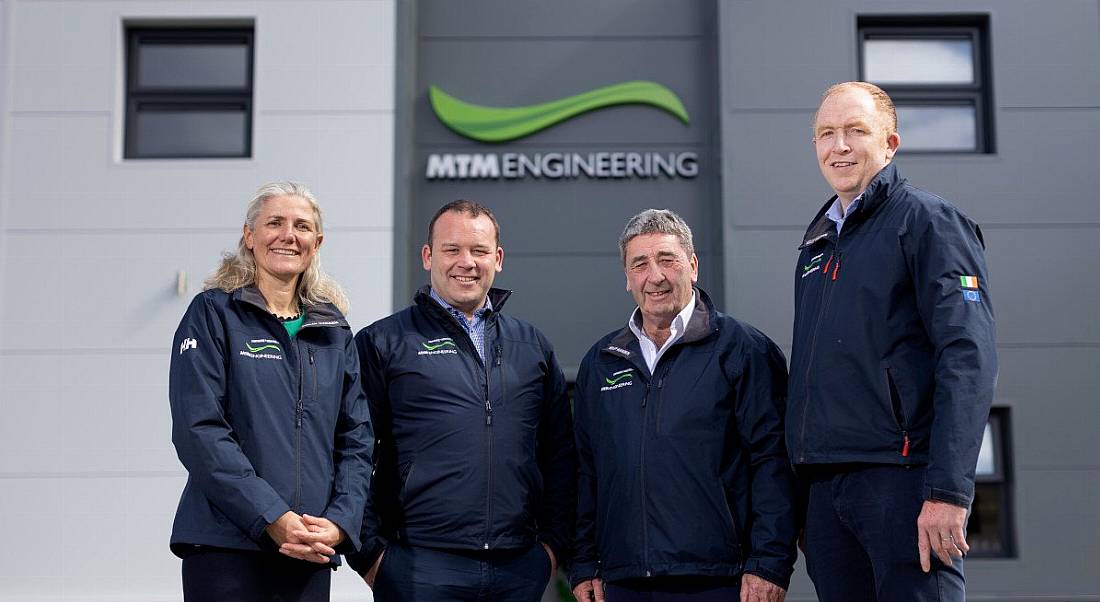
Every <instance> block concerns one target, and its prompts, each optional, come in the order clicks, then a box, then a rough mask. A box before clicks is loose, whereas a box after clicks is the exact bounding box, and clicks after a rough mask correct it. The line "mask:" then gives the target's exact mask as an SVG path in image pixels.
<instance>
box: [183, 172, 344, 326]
mask: <svg viewBox="0 0 1100 602" xmlns="http://www.w3.org/2000/svg"><path fill="white" fill-rule="evenodd" d="M280 196H293V197H298V198H300V199H303V200H305V201H306V202H308V203H309V205H310V207H311V208H312V209H313V218H314V220H315V221H316V222H317V234H318V235H321V234H324V231H325V228H324V224H323V222H322V220H321V207H320V206H319V205H318V204H317V198H316V197H314V196H313V193H312V192H310V191H309V189H308V188H306V187H305V185H304V184H300V183H298V182H289V181H287V182H269V183H267V184H264V185H263V186H260V188H259V190H257V191H256V194H255V195H253V197H252V200H251V201H250V202H249V203H248V208H247V209H246V210H245V214H244V225H245V227H246V228H248V229H249V230H252V231H255V229H256V220H257V219H258V218H259V217H260V211H262V210H263V207H264V203H266V202H267V201H268V200H269V199H273V198H275V197H280ZM255 283H256V257H255V255H253V254H252V250H251V249H249V248H248V246H246V245H245V241H244V235H243V234H242V235H241V239H240V240H239V241H238V242H237V250H236V252H233V253H225V254H224V255H222V261H221V263H220V264H219V265H218V269H217V270H216V271H215V272H214V273H213V274H211V275H210V277H209V278H207V279H206V282H204V283H203V290H209V289H212V288H220V289H222V290H224V291H226V292H233V291H235V290H237V289H239V288H244V287H246V286H251V285H253V284H255ZM298 303H299V304H300V305H302V306H303V307H305V306H309V305H317V304H319V303H332V304H333V305H335V306H336V307H337V308H338V309H339V310H340V311H341V312H343V313H344V314H345V315H347V313H348V309H349V304H348V298H347V295H345V294H344V289H343V288H342V287H341V286H340V285H339V283H337V282H336V281H335V280H333V279H332V277H331V276H329V275H328V274H326V273H325V272H324V270H322V269H321V257H320V255H319V254H314V255H313V261H311V262H310V264H309V267H307V268H306V271H305V272H302V275H301V277H300V278H298Z"/></svg>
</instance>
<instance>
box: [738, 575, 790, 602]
mask: <svg viewBox="0 0 1100 602" xmlns="http://www.w3.org/2000/svg"><path fill="white" fill-rule="evenodd" d="M786 597H787V590H785V589H783V588H782V587H779V586H778V585H776V584H774V583H772V582H771V581H768V580H767V579H764V578H763V577H757V576H756V575H752V574H750V573H745V574H744V575H742V576H741V602H783V600H784V599H785V598H786Z"/></svg>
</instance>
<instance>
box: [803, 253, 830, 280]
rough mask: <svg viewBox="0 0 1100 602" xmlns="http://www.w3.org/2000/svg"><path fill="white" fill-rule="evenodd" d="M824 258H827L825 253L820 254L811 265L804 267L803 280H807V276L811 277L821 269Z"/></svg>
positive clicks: (811, 261) (811, 260) (812, 260)
mask: <svg viewBox="0 0 1100 602" xmlns="http://www.w3.org/2000/svg"><path fill="white" fill-rule="evenodd" d="M822 257H825V254H824V253H818V254H817V255H815V256H814V257H813V258H812V259H810V263H807V264H806V265H804V266H802V277H803V278H805V277H806V276H809V275H810V274H813V273H814V272H816V271H818V270H820V269H821V258H822Z"/></svg>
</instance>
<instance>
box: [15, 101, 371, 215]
mask: <svg viewBox="0 0 1100 602" xmlns="http://www.w3.org/2000/svg"><path fill="white" fill-rule="evenodd" d="M255 119H256V122H255V134H254V137H255V145H256V152H255V157H254V158H253V159H234V160H169V161H164V160H145V161H141V160H137V161H123V162H117V161H113V160H112V159H111V158H110V148H111V147H110V140H111V130H112V127H113V126H112V124H111V120H110V118H109V117H108V116H106V115H103V116H100V115H98V114H93V115H74V114H58V115H48V116H43V115H17V116H15V117H13V118H12V120H11V124H12V135H11V144H12V146H13V148H17V149H19V152H17V153H13V155H12V165H11V168H12V170H13V172H14V173H20V174H34V177H21V178H15V179H14V180H13V181H12V182H11V183H10V184H9V188H8V190H9V194H10V195H11V197H12V199H13V202H12V204H11V209H10V211H9V218H8V219H9V222H8V223H7V224H5V226H7V227H11V228H78V229H79V228H120V227H134V228H158V227H160V228H179V227H199V228H224V227H234V228H237V227H239V224H240V223H241V221H242V218H243V215H244V208H245V205H246V204H247V203H248V200H249V199H250V198H251V196H252V193H253V192H254V191H255V190H256V187H257V186H259V185H260V184H261V183H262V182H264V181H270V180H276V179H287V178H291V179H298V180H300V181H303V182H305V183H307V184H309V185H310V186H311V187H312V189H313V191H314V193H315V194H316V195H317V196H318V199H319V200H320V202H321V207H322V209H323V210H325V211H326V214H327V218H328V222H327V224H328V225H329V226H342V227H381V228H386V229H389V228H390V227H391V224H392V209H393V206H392V202H391V196H390V192H389V191H390V186H391V183H392V181H393V159H392V155H391V153H390V152H388V148H387V147H385V146H381V145H379V144H378V140H379V139H387V138H389V137H392V134H393V126H392V117H390V116H388V115H385V114H371V113H365V114H351V115H343V114H321V115H314V114H281V113H267V114H263V113H261V114H259V115H257V116H256V117H255ZM330 197H332V198H331V199H330ZM340 200H343V201H349V202H346V203H339V202H337V201H340Z"/></svg>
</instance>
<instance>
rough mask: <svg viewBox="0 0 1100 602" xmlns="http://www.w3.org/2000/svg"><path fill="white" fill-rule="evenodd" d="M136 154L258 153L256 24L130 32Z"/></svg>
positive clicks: (129, 147) (129, 153) (130, 128)
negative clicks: (255, 135) (254, 134)
mask: <svg viewBox="0 0 1100 602" xmlns="http://www.w3.org/2000/svg"><path fill="white" fill-rule="evenodd" d="M127 53H128V54H127V62H126V64H127V77H126V83H127V85H126V92H127V98H126V136H125V140H126V143H125V144H126V148H125V157H126V158H128V159H130V158H147V159H153V158H214V157H249V156H251V154H252V142H251V138H252V57H253V36H252V29H251V28H247V29H245V28H225V27H211V28H195V27H188V28H178V29H170V28H146V27H132V28H130V29H129V30H128V31H127Z"/></svg>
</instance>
